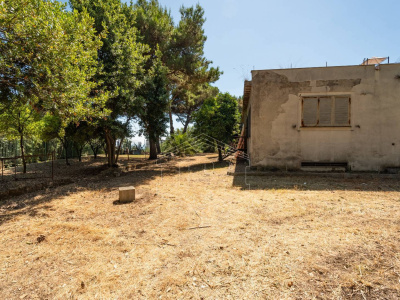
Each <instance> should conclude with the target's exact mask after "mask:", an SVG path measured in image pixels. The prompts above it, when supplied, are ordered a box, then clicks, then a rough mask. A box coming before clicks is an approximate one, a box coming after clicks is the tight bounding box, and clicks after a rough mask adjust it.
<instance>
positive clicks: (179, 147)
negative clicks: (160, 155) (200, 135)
mask: <svg viewBox="0 0 400 300" xmlns="http://www.w3.org/2000/svg"><path fill="white" fill-rule="evenodd" d="M162 152H169V153H174V154H175V155H177V156H186V155H193V154H196V153H202V152H203V149H202V144H201V143H200V141H199V140H196V139H195V138H193V136H191V134H190V131H187V132H186V133H182V130H179V129H178V130H177V131H176V133H175V134H174V135H172V136H169V137H167V139H166V140H165V142H164V143H163V144H162Z"/></svg>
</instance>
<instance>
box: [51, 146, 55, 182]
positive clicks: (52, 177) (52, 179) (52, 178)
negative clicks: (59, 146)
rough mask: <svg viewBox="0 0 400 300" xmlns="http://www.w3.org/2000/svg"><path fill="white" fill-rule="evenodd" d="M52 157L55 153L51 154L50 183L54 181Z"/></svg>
mask: <svg viewBox="0 0 400 300" xmlns="http://www.w3.org/2000/svg"><path fill="white" fill-rule="evenodd" d="M54 156H55V151H53V152H52V153H51V181H54Z"/></svg>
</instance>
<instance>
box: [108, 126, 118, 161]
mask: <svg viewBox="0 0 400 300" xmlns="http://www.w3.org/2000/svg"><path fill="white" fill-rule="evenodd" d="M105 136H106V144H107V157H108V166H109V167H116V166H117V165H116V161H115V139H114V137H113V136H112V134H111V133H110V132H109V131H108V130H106V132H105Z"/></svg>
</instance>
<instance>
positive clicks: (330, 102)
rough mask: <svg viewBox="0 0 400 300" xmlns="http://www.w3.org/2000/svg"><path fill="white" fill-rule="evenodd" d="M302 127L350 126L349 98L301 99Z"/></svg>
mask: <svg viewBox="0 0 400 300" xmlns="http://www.w3.org/2000/svg"><path fill="white" fill-rule="evenodd" d="M301 123H302V126H303V127H332V126H335V127H347V126H350V97H346V96H321V97H305V98H303V99H302V122H301Z"/></svg>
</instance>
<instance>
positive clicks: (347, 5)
mask: <svg viewBox="0 0 400 300" xmlns="http://www.w3.org/2000/svg"><path fill="white" fill-rule="evenodd" d="M125 2H126V1H125ZM128 2H129V1H128ZM159 2H160V3H161V5H163V6H166V7H167V8H169V9H170V11H171V15H172V16H173V18H174V21H175V23H177V22H179V19H180V13H179V8H180V6H181V5H185V6H192V5H196V4H197V3H199V4H200V5H201V6H202V7H203V8H204V10H205V17H206V19H207V21H206V23H205V26H204V29H205V34H206V35H207V37H208V40H207V42H206V44H205V56H206V57H207V59H209V60H212V61H213V62H214V64H213V65H214V66H219V67H220V69H221V70H222V71H223V72H224V74H223V75H222V76H221V78H220V79H219V81H217V82H216V83H215V85H216V86H217V87H218V88H219V89H220V91H221V92H229V93H231V94H233V95H236V96H241V95H242V94H243V81H244V80H245V79H251V73H250V72H251V70H253V69H256V70H260V69H279V68H290V67H293V68H300V67H320V66H325V64H326V63H327V64H328V66H338V65H357V64H360V63H361V62H362V60H363V58H367V57H372V56H389V57H390V62H400V30H399V29H400V19H399V17H398V16H399V13H400V1H399V0H381V1H379V2H378V1H372V0H346V1H345V0H330V1H328V0H318V1H317V0H304V1H298V0H280V1H279V0H275V1H271V0H247V1H243V0H159ZM176 126H177V127H181V126H180V125H178V123H176Z"/></svg>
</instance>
